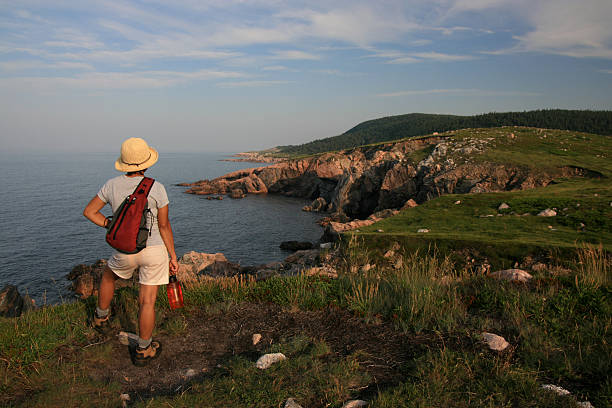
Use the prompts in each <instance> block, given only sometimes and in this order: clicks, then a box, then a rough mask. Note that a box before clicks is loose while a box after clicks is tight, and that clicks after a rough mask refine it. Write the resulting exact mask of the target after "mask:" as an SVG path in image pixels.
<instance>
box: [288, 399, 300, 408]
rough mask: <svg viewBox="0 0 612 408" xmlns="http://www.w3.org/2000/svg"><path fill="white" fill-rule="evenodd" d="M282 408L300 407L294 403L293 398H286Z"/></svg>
mask: <svg viewBox="0 0 612 408" xmlns="http://www.w3.org/2000/svg"><path fill="white" fill-rule="evenodd" d="M284 408H302V406H301V405H300V404H298V403H297V402H295V400H294V399H293V398H287V401H285V405H284Z"/></svg>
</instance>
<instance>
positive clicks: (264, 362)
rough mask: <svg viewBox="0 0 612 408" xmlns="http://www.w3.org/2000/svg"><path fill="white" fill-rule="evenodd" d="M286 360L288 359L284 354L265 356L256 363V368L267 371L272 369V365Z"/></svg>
mask: <svg viewBox="0 0 612 408" xmlns="http://www.w3.org/2000/svg"><path fill="white" fill-rule="evenodd" d="M286 359H287V357H285V355H284V354H283V353H270V354H264V355H263V356H261V357H259V359H258V360H257V362H256V363H255V367H257V368H259V369H260V370H265V369H267V368H270V367H271V366H272V364H276V363H278V362H280V361H283V360H286Z"/></svg>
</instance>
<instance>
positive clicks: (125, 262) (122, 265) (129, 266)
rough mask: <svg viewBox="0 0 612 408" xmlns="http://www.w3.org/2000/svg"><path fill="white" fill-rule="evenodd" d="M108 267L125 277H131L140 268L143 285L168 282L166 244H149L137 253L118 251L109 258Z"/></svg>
mask: <svg viewBox="0 0 612 408" xmlns="http://www.w3.org/2000/svg"><path fill="white" fill-rule="evenodd" d="M108 267H109V268H110V269H111V270H112V271H113V272H114V273H115V275H117V276H119V277H120V278H123V279H130V278H131V277H132V275H133V274H134V271H135V270H136V269H138V270H139V273H138V281H139V282H140V283H141V284H143V285H167V284H168V275H169V270H170V269H169V260H168V251H167V250H166V246H165V245H154V246H149V247H146V248H145V249H143V250H142V251H140V252H138V253H137V254H122V253H119V252H116V253H114V254H113V256H111V257H110V259H109V260H108Z"/></svg>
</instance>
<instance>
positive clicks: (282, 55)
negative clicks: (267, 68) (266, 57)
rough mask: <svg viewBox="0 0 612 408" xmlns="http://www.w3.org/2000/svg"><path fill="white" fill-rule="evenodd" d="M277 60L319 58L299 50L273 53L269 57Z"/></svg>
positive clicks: (319, 57)
mask: <svg viewBox="0 0 612 408" xmlns="http://www.w3.org/2000/svg"><path fill="white" fill-rule="evenodd" d="M270 58H273V59H279V60H319V59H321V56H319V55H315V54H311V53H309V52H305V51H299V50H285V51H275V52H274V53H273V55H272V56H271V57H270Z"/></svg>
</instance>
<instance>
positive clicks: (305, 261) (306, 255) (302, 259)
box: [285, 249, 319, 266]
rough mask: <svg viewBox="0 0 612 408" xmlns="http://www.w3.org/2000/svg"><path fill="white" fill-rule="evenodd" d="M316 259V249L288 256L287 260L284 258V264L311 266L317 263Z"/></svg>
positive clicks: (317, 252)
mask: <svg viewBox="0 0 612 408" xmlns="http://www.w3.org/2000/svg"><path fill="white" fill-rule="evenodd" d="M318 257H319V250H318V249H310V250H303V251H297V252H296V253H294V254H292V255H289V256H288V257H287V258H285V262H286V263H291V264H299V265H307V266H311V265H315V264H316V263H317V258H318Z"/></svg>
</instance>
